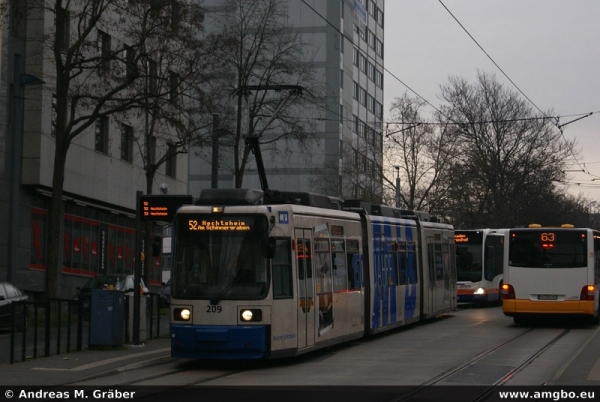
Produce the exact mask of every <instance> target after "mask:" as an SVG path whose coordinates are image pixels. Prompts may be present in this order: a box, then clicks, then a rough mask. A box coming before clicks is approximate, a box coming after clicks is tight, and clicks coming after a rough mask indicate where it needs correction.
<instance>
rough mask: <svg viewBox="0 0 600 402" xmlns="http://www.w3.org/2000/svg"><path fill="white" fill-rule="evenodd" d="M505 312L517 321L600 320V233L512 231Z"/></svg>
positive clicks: (537, 227)
mask: <svg viewBox="0 0 600 402" xmlns="http://www.w3.org/2000/svg"><path fill="white" fill-rule="evenodd" d="M505 241H506V242H507V248H506V251H505V263H504V284H503V286H502V299H503V300H502V311H503V312H504V314H505V315H507V316H509V317H513V319H514V322H515V323H516V324H521V323H523V322H524V321H526V319H527V318H530V317H533V316H536V315H538V316H539V315H549V314H554V315H556V314H562V315H574V316H581V317H588V318H589V320H590V322H591V323H595V324H597V323H598V297H599V291H598V285H599V282H600V252H599V251H600V232H599V231H597V230H593V229H587V228H575V227H573V225H562V226H561V227H542V226H541V225H537V224H533V225H530V226H529V227H528V228H518V229H510V230H507V232H506V237H505Z"/></svg>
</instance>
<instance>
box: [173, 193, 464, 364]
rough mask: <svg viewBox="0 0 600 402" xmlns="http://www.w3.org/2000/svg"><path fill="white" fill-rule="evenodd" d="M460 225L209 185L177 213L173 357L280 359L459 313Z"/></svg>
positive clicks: (310, 197) (359, 205)
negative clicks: (456, 243)
mask: <svg viewBox="0 0 600 402" xmlns="http://www.w3.org/2000/svg"><path fill="white" fill-rule="evenodd" d="M454 251H455V250H454V232H453V227H452V226H451V225H449V224H446V223H441V222H436V221H435V219H433V218H432V217H430V216H429V215H428V214H426V213H422V212H415V211H403V210H399V209H396V208H391V207H387V206H382V205H375V204H370V203H365V202H361V201H348V202H342V201H341V200H339V199H337V198H335V197H327V196H322V195H316V194H312V193H292V192H287V193H284V192H273V191H272V190H266V191H264V190H257V189H203V190H201V192H200V195H199V198H198V200H197V201H196V203H195V205H187V206H182V207H180V208H179V210H178V211H177V214H176V217H175V239H174V256H173V258H174V260H173V261H174V266H173V272H172V279H171V293H172V300H171V331H172V342H171V354H172V356H174V357H181V358H194V359H274V358H281V357H287V356H295V355H300V354H303V353H307V352H311V351H314V350H317V349H320V348H324V347H327V346H331V345H334V344H338V343H341V342H345V341H349V340H352V339H357V338H361V337H364V336H368V335H371V334H375V333H379V332H383V331H387V330H390V329H393V328H397V327H399V326H402V325H407V324H410V323H414V322H417V321H423V320H426V319H429V318H432V317H435V316H437V315H440V314H444V313H448V312H450V311H453V310H455V309H456V267H455V264H454V261H455V255H454Z"/></svg>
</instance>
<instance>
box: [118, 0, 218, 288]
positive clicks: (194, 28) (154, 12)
mask: <svg viewBox="0 0 600 402" xmlns="http://www.w3.org/2000/svg"><path fill="white" fill-rule="evenodd" d="M129 11H130V12H129V13H128V14H127V15H126V16H124V17H127V18H128V21H127V22H126V24H127V25H128V27H129V28H128V29H129V34H128V37H138V38H140V40H139V42H140V44H141V47H140V51H139V53H138V54H136V55H135V56H134V57H135V60H133V63H132V64H133V65H135V66H137V67H138V68H139V79H137V80H136V81H135V82H134V83H133V84H132V88H133V91H135V97H136V98H137V99H138V100H139V101H138V107H136V108H134V109H131V110H129V111H127V112H126V113H121V114H120V117H121V118H122V119H123V120H124V121H128V122H130V124H132V125H133V124H135V126H136V128H138V129H137V130H136V131H135V132H134V138H133V142H134V143H135V144H136V145H137V147H138V149H139V151H140V152H139V153H140V155H141V156H142V160H143V168H144V171H145V174H146V191H145V192H146V194H153V193H154V190H155V188H156V187H157V183H154V181H155V176H156V173H157V172H158V170H159V168H160V167H161V166H165V175H166V176H167V177H171V178H173V179H175V178H176V175H179V176H185V175H187V172H177V171H176V168H177V163H176V162H177V155H179V154H185V153H187V152H188V150H189V147H190V145H191V144H192V143H198V142H199V141H202V140H203V135H204V134H205V133H203V132H202V130H201V129H202V128H203V127H198V126H197V124H196V123H197V121H196V120H195V118H194V117H195V110H196V108H197V107H198V104H199V102H201V101H202V100H198V99H196V98H194V96H195V94H196V91H195V88H197V87H199V86H200V85H202V84H203V83H204V81H203V75H202V74H201V70H202V69H203V68H205V67H206V65H207V64H208V60H210V58H207V57H206V56H207V54H210V53H211V51H213V50H212V49H207V48H206V47H205V46H204V43H203V42H202V41H201V40H200V35H199V34H200V33H201V32H202V30H203V22H204V15H203V10H202V9H201V8H200V7H199V6H198V5H195V4H191V3H183V2H178V1H156V2H137V3H135V4H133V5H131V6H130V10H129ZM142 38H144V39H143V40H142ZM125 56H127V55H125ZM129 61H130V62H131V60H129ZM198 70H200V71H198ZM139 128H141V129H139ZM153 226H154V224H153V223H152V222H147V223H146V228H145V242H144V244H145V246H146V247H145V250H144V252H145V254H146V255H151V245H152V237H153V236H152V235H153V231H154V228H153ZM151 262H152V261H151V259H150V258H148V259H145V260H144V264H145V269H144V276H145V278H144V279H145V281H146V283H148V279H149V278H148V275H149V274H150V272H151V269H150V268H151Z"/></svg>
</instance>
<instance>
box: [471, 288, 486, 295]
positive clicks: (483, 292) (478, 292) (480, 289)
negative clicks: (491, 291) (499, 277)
mask: <svg viewBox="0 0 600 402" xmlns="http://www.w3.org/2000/svg"><path fill="white" fill-rule="evenodd" d="M473 294H476V295H484V294H485V289H484V288H479V289H477V290H476V291H475V292H473Z"/></svg>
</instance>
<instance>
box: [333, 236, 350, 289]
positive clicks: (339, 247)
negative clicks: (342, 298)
mask: <svg viewBox="0 0 600 402" xmlns="http://www.w3.org/2000/svg"><path fill="white" fill-rule="evenodd" d="M331 258H332V260H333V291H334V292H341V291H344V290H347V289H348V281H347V280H346V278H347V277H348V274H347V272H346V258H345V247H344V240H343V239H331Z"/></svg>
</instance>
